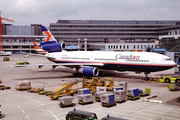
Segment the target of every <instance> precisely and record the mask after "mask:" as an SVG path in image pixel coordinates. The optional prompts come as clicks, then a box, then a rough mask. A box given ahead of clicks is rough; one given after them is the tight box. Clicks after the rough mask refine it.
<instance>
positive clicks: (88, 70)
mask: <svg viewBox="0 0 180 120" xmlns="http://www.w3.org/2000/svg"><path fill="white" fill-rule="evenodd" d="M79 72H80V73H82V74H83V75H87V76H98V74H99V70H98V69H97V68H96V67H83V68H81V69H79Z"/></svg>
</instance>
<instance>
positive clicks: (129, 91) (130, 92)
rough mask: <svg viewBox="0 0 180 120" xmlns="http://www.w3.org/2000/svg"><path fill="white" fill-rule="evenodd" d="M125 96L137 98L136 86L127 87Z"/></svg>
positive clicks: (130, 98) (131, 98) (137, 90)
mask: <svg viewBox="0 0 180 120" xmlns="http://www.w3.org/2000/svg"><path fill="white" fill-rule="evenodd" d="M127 98H128V99H129V100H135V99H139V98H140V96H139V89H138V88H129V89H127Z"/></svg>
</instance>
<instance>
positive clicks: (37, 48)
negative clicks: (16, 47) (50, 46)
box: [33, 41, 48, 54]
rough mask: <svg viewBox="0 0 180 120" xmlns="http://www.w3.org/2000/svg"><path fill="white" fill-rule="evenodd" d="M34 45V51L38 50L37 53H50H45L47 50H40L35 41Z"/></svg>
mask: <svg viewBox="0 0 180 120" xmlns="http://www.w3.org/2000/svg"><path fill="white" fill-rule="evenodd" d="M33 45H34V49H35V50H36V53H40V54H45V53H48V51H45V50H43V49H41V48H39V47H38V45H37V44H36V42H34V41H33Z"/></svg>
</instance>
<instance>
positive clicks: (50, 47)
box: [42, 42, 66, 51]
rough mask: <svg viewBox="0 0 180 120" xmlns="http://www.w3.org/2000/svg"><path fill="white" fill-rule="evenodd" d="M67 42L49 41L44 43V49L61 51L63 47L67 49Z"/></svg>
mask: <svg viewBox="0 0 180 120" xmlns="http://www.w3.org/2000/svg"><path fill="white" fill-rule="evenodd" d="M65 47H66V46H65V43H63V42H62V43H61V42H59V43H57V42H55V43H49V44H42V49H43V50H45V51H61V50H63V49H65Z"/></svg>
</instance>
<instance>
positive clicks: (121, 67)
mask: <svg viewBox="0 0 180 120" xmlns="http://www.w3.org/2000/svg"><path fill="white" fill-rule="evenodd" d="M52 61H53V62H55V63H96V62H66V61H54V60H52ZM102 64H104V65H103V66H96V67H97V68H98V69H106V70H117V71H138V72H156V71H162V70H167V69H170V68H173V67H174V66H165V65H148V64H117V63H102ZM89 66H93V65H89Z"/></svg>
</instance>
